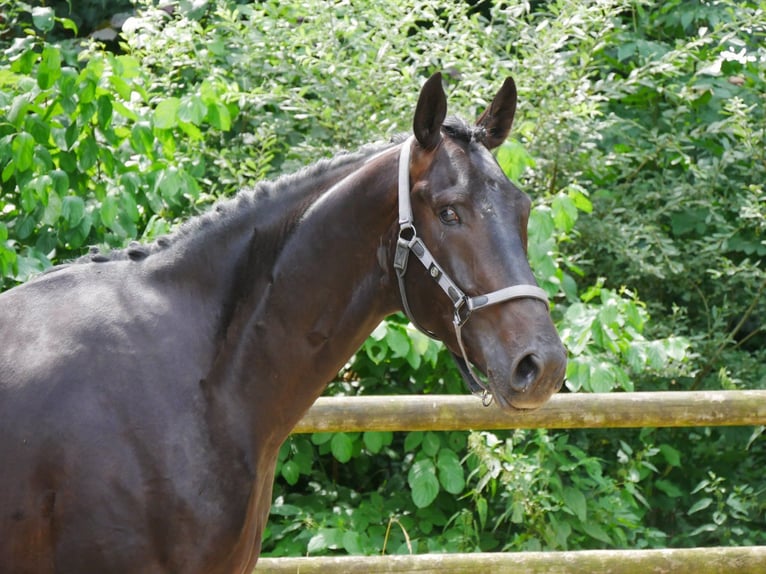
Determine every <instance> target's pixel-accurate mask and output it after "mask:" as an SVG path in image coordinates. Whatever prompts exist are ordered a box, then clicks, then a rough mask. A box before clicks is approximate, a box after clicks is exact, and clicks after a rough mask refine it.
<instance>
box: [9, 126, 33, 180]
mask: <svg viewBox="0 0 766 574" xmlns="http://www.w3.org/2000/svg"><path fill="white" fill-rule="evenodd" d="M11 151H12V152H13V162H14V164H15V166H16V170H17V171H27V170H28V169H29V168H31V167H32V161H33V159H34V154H35V138H34V137H32V135H31V134H28V133H25V132H24V133H20V134H16V136H15V137H14V138H13V142H12V143H11Z"/></svg>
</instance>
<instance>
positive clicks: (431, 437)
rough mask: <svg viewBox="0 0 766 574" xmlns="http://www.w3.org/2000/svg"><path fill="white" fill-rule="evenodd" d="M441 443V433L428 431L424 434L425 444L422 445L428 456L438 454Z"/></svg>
mask: <svg viewBox="0 0 766 574" xmlns="http://www.w3.org/2000/svg"><path fill="white" fill-rule="evenodd" d="M441 444H442V441H441V439H440V438H439V435H438V434H436V433H435V432H433V431H428V432H426V433H425V435H423V444H422V445H421V448H422V449H423V452H424V453H426V454H427V455H428V456H436V453H437V452H439V449H440V448H441Z"/></svg>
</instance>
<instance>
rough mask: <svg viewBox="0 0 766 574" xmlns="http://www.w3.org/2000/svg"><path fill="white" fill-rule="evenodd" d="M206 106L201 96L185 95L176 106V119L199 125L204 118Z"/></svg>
mask: <svg viewBox="0 0 766 574" xmlns="http://www.w3.org/2000/svg"><path fill="white" fill-rule="evenodd" d="M206 113H207V106H206V105H205V102H203V101H202V98H200V97H199V96H195V95H190V96H185V97H184V98H183V99H182V100H181V104H180V106H179V108H178V119H179V120H181V121H182V122H187V123H190V124H193V125H195V126H199V125H201V124H202V122H203V121H204V120H205V114H206Z"/></svg>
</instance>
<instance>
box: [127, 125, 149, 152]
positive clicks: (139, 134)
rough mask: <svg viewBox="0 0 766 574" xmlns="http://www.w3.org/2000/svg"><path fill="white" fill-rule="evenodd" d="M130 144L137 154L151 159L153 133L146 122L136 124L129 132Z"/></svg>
mask: <svg viewBox="0 0 766 574" xmlns="http://www.w3.org/2000/svg"><path fill="white" fill-rule="evenodd" d="M130 144H131V146H132V147H133V149H134V150H136V151H137V152H138V153H142V154H144V155H146V156H147V157H152V156H153V155H154V154H153V151H154V133H152V128H151V127H150V126H149V124H147V123H146V122H138V123H136V124H135V125H134V126H133V129H132V130H130Z"/></svg>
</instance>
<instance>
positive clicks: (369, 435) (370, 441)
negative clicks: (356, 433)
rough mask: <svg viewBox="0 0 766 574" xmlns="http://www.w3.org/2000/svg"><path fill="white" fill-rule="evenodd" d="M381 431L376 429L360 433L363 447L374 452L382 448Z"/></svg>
mask: <svg viewBox="0 0 766 574" xmlns="http://www.w3.org/2000/svg"><path fill="white" fill-rule="evenodd" d="M383 438H384V437H383V433H382V432H377V431H366V432H365V433H364V434H363V435H362V440H363V441H364V447H365V448H366V449H367V450H369V451H370V452H371V453H373V454H376V453H379V452H380V449H382V448H383Z"/></svg>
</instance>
